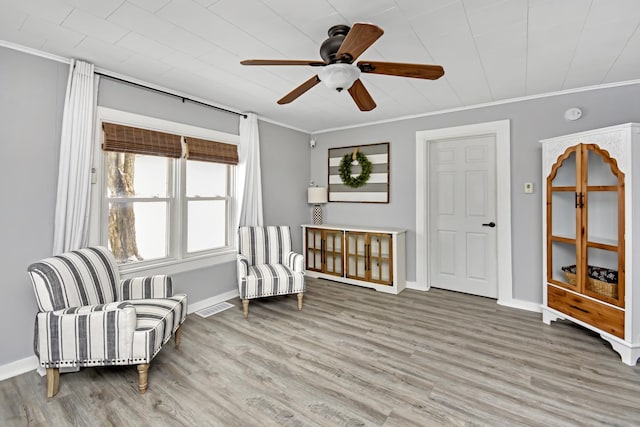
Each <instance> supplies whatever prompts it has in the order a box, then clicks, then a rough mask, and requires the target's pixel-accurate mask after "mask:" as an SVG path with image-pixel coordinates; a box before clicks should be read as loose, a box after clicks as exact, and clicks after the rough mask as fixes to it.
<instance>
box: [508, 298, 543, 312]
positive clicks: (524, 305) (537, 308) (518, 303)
mask: <svg viewBox="0 0 640 427" xmlns="http://www.w3.org/2000/svg"><path fill="white" fill-rule="evenodd" d="M498 304H500V305H504V306H505V307H511V308H519V309H520V310H527V311H534V312H536V313H542V306H541V304H540V303H539V302H530V301H523V300H519V299H511V300H498Z"/></svg>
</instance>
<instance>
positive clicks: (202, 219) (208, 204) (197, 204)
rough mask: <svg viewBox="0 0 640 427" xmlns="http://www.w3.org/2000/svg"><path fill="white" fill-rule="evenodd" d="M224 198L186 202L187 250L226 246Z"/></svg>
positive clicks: (225, 205) (193, 250) (225, 203)
mask: <svg viewBox="0 0 640 427" xmlns="http://www.w3.org/2000/svg"><path fill="white" fill-rule="evenodd" d="M226 208H227V202H226V200H190V201H189V202H188V223H187V229H188V232H187V234H188V236H187V239H188V240H187V252H196V251H201V250H206V249H214V248H221V247H224V246H226V241H227V239H226V233H225V231H226V210H227V209H226Z"/></svg>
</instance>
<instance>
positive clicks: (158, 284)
mask: <svg viewBox="0 0 640 427" xmlns="http://www.w3.org/2000/svg"><path fill="white" fill-rule="evenodd" d="M170 296H173V282H172V281H171V276H166V275H164V274H162V275H155V276H146V277H134V278H132V279H124V280H121V281H120V300H122V301H126V300H129V299H148V298H169V297H170Z"/></svg>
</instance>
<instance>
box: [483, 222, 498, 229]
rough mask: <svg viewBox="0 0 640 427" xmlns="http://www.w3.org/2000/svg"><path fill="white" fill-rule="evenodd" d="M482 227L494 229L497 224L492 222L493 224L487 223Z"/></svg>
mask: <svg viewBox="0 0 640 427" xmlns="http://www.w3.org/2000/svg"><path fill="white" fill-rule="evenodd" d="M482 226H483V227H491V228H493V227H495V226H496V223H495V222H493V221H491V222H489V223H487V224H482Z"/></svg>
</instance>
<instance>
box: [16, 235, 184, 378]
mask: <svg viewBox="0 0 640 427" xmlns="http://www.w3.org/2000/svg"><path fill="white" fill-rule="evenodd" d="M28 272H29V276H30V277H31V280H32V283H33V288H34V291H35V294H36V300H37V303H38V308H39V309H40V312H39V313H38V314H37V316H36V333H35V339H34V347H35V348H34V350H35V353H36V355H38V357H39V359H40V365H41V366H43V367H45V368H59V367H66V366H104V365H129V364H141V363H149V362H150V361H151V359H153V357H154V356H155V355H156V354H157V353H158V351H159V350H160V348H161V347H162V345H163V344H164V343H166V342H167V340H169V338H171V335H172V334H173V333H174V332H175V331H176V330H177V329H178V327H179V326H180V325H181V324H182V322H184V320H185V318H186V314H187V296H186V295H184V294H177V295H172V282H171V278H170V277H168V276H162V275H159V276H151V277H141V278H135V279H126V280H120V276H119V272H118V268H117V265H116V262H115V259H114V257H113V254H111V252H110V251H109V250H108V249H106V248H103V247H90V248H85V249H80V250H77V251H73V252H67V253H65V254H62V255H58V256H55V257H51V258H47V259H44V260H42V261H39V262H36V263H33V264H32V265H30V266H29V268H28Z"/></svg>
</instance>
